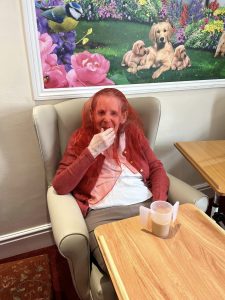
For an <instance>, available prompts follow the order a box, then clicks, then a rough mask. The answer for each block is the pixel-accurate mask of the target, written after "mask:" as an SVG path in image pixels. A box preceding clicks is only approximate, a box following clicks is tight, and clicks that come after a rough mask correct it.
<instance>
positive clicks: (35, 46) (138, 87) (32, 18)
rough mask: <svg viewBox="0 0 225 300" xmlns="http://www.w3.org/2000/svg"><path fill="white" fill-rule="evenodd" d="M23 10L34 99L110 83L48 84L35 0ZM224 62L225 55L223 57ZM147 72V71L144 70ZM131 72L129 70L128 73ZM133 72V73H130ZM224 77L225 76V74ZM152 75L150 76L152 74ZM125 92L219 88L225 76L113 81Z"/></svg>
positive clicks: (82, 93) (80, 93) (85, 92)
mask: <svg viewBox="0 0 225 300" xmlns="http://www.w3.org/2000/svg"><path fill="white" fill-rule="evenodd" d="M86 2H87V1H86ZM22 12H23V19H24V29H25V33H26V47H27V53H28V58H29V67H30V75H31V82H32V91H33V97H34V100H51V99H69V98H78V97H90V96H92V95H93V94H94V93H95V92H97V91H98V90H99V89H100V88H103V87H106V86H108V85H96V86H86V87H85V86H82V87H77V86H75V87H65V88H45V86H44V82H43V73H42V72H43V70H42V63H41V57H40V47H39V39H38V28H37V22H36V18H37V16H36V9H35V0H33V1H30V0H22ZM220 61H222V62H224V61H225V58H224V59H222V58H220ZM145 72H146V71H145ZM128 75H129V74H128ZM131 76H132V75H131ZM224 77H225V76H224ZM149 78H150V77H149ZM113 86H115V87H116V88H118V89H119V90H121V91H122V92H124V93H125V94H126V95H136V94H139V95H140V94H146V93H153V92H154V93H155V92H164V91H178V90H190V89H204V88H218V87H224V86H225V78H224V79H223V78H222V79H206V80H198V78H196V79H194V80H188V81H186V80H184V81H183V80H179V81H166V82H154V81H152V82H149V83H137V84H133V83H130V84H116V85H113Z"/></svg>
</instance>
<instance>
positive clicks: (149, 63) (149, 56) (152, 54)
mask: <svg viewBox="0 0 225 300" xmlns="http://www.w3.org/2000/svg"><path fill="white" fill-rule="evenodd" d="M146 52H147V53H146V58H145V63H144V64H142V65H139V66H138V67H137V70H138V71H140V70H145V69H150V68H151V67H153V68H154V67H155V59H156V50H155V49H154V48H153V47H148V48H146Z"/></svg>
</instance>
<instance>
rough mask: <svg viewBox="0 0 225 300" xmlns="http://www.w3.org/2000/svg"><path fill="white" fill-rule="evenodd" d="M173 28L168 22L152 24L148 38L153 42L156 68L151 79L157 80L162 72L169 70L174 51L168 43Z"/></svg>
mask: <svg viewBox="0 0 225 300" xmlns="http://www.w3.org/2000/svg"><path fill="white" fill-rule="evenodd" d="M172 34H173V28H172V26H171V25H170V23H169V22H159V23H157V24H154V25H153V26H152V28H151V30H150V32H149V38H150V40H151V41H152V42H153V49H155V51H156V58H155V62H154V65H155V66H156V67H157V68H158V69H157V70H156V71H155V72H154V73H153V75H152V78H153V79H156V78H158V77H159V76H160V75H161V74H162V73H163V72H165V71H168V70H169V69H170V68H171V64H172V60H173V56H174V49H173V46H172V44H171V42H170V39H171V36H172Z"/></svg>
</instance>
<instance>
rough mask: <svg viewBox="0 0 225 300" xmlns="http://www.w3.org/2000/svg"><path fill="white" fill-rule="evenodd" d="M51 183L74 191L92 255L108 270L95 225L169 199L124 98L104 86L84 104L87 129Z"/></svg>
mask: <svg viewBox="0 0 225 300" xmlns="http://www.w3.org/2000/svg"><path fill="white" fill-rule="evenodd" d="M52 185H53V187H54V188H55V190H56V192H57V193H58V194H67V193H70V192H72V194H73V195H74V197H75V198H76V200H77V202H78V204H79V207H80V209H81V211H82V213H83V215H84V216H85V221H86V223H87V227H88V229H89V234H90V247H91V252H92V254H93V257H94V259H96V261H97V263H98V265H99V266H100V267H101V269H102V270H103V271H105V272H107V269H106V266H105V264H104V261H103V258H102V255H101V253H100V251H99V248H98V245H97V242H96V239H95V236H94V229H95V227H96V226H98V225H100V224H104V223H108V222H111V221H114V220H120V219H124V218H128V217H131V216H135V215H137V214H138V213H139V207H140V206H141V205H144V206H146V207H149V206H150V203H151V201H157V200H165V201H166V200H167V192H168V186H169V181H168V177H167V175H166V172H165V170H164V168H163V165H162V163H161V162H160V161H159V160H158V159H157V157H156V156H155V154H154V153H153V151H152V150H151V148H150V146H149V143H148V140H147V139H146V137H145V135H144V132H143V129H142V126H141V122H140V120H139V118H138V116H137V114H136V113H135V111H134V109H133V108H132V107H131V105H130V104H129V102H128V101H127V99H126V97H125V95H124V94H123V93H122V92H121V91H119V90H117V89H115V88H105V89H102V90H100V91H98V92H97V93H96V94H95V95H94V96H93V97H92V98H91V99H90V100H89V101H88V102H86V104H85V105H84V109H83V118H82V125H81V127H80V128H79V129H78V130H76V131H75V132H74V133H73V134H72V136H71V138H70V140H69V142H68V145H67V148H66V151H65V153H64V156H63V158H62V160H61V162H60V165H59V168H58V170H57V172H56V175H55V177H54V179H53V182H52Z"/></svg>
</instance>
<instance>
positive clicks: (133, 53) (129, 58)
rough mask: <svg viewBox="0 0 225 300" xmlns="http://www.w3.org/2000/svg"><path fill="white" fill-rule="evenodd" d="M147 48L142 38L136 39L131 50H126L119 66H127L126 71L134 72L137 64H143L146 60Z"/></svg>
mask: <svg viewBox="0 0 225 300" xmlns="http://www.w3.org/2000/svg"><path fill="white" fill-rule="evenodd" d="M147 52H148V51H147V49H146V48H145V43H144V42H143V41H142V40H138V41H136V42H135V43H134V44H133V47H132V50H130V51H128V52H126V53H125V54H124V56H123V59H122V62H121V66H122V67H124V66H128V69H127V71H128V72H130V73H133V74H135V73H136V72H137V66H138V65H144V64H145V60H146V54H147Z"/></svg>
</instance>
